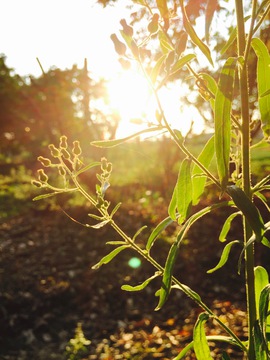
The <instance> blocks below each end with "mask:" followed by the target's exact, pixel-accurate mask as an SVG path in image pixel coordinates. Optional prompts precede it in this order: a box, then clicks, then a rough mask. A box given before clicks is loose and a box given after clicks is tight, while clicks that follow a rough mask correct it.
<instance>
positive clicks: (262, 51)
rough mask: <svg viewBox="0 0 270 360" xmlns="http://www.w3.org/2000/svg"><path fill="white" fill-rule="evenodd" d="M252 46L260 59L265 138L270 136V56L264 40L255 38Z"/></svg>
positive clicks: (260, 93)
mask: <svg viewBox="0 0 270 360" xmlns="http://www.w3.org/2000/svg"><path fill="white" fill-rule="evenodd" d="M251 45H252V47H253V49H254V51H255V53H256V55H257V57H258V62H257V83H258V93H259V94H258V95H259V108H260V113H261V122H262V130H263V132H264V134H265V137H269V136H270V93H268V91H269V89H270V55H269V51H268V48H267V46H266V45H265V44H264V43H263V41H262V40H260V39H257V38H254V39H252V42H251Z"/></svg>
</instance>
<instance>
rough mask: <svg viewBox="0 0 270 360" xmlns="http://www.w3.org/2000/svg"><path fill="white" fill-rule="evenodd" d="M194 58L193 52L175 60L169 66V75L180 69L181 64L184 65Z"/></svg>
mask: <svg viewBox="0 0 270 360" xmlns="http://www.w3.org/2000/svg"><path fill="white" fill-rule="evenodd" d="M195 58H196V55H194V54H187V55H185V56H183V57H181V59H179V60H178V61H176V63H175V64H174V65H173V67H172V68H171V71H170V75H172V74H174V73H176V72H177V71H179V70H180V69H182V67H183V66H185V65H186V64H188V63H189V62H190V61H191V60H193V59H195Z"/></svg>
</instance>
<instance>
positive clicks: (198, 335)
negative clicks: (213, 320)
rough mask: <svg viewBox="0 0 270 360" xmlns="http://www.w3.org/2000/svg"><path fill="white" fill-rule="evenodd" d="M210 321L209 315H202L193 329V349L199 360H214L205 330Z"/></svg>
mask: <svg viewBox="0 0 270 360" xmlns="http://www.w3.org/2000/svg"><path fill="white" fill-rule="evenodd" d="M208 319H209V315H208V314H206V313H201V314H200V315H199V317H198V320H197V321H196V324H195V326H194V329H193V341H194V344H193V347H194V352H195V354H196V358H197V360H213V358H212V356H211V353H210V348H209V345H208V342H207V338H206V334H205V329H204V324H205V323H206V321H207V320H208Z"/></svg>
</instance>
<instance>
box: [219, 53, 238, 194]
mask: <svg viewBox="0 0 270 360" xmlns="http://www.w3.org/2000/svg"><path fill="white" fill-rule="evenodd" d="M235 66H236V59H235V58H229V59H228V60H227V61H226V63H225V65H224V66H223V68H222V71H221V75H220V79H219V83H218V90H217V93H216V99H215V150H216V159H217V169H218V175H219V180H220V183H221V187H222V189H223V190H224V189H225V187H226V186H227V183H228V177H229V161H230V145H231V106H232V96H233V89H234V76H235Z"/></svg>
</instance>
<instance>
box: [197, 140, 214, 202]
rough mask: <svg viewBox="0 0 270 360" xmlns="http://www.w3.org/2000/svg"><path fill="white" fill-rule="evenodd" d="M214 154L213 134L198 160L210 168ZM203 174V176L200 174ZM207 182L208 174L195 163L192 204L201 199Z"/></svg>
mask: <svg viewBox="0 0 270 360" xmlns="http://www.w3.org/2000/svg"><path fill="white" fill-rule="evenodd" d="M213 156H214V136H212V137H211V138H210V139H209V140H208V142H207V143H206V145H205V147H204V148H203V150H202V151H201V153H200V155H199V156H198V161H199V162H200V163H201V164H202V165H203V166H204V167H205V168H208V166H209V165H210V163H211V161H212V158H213ZM198 175H202V176H198ZM205 183H206V176H205V175H204V174H202V170H201V169H200V168H199V166H198V165H195V166H194V167H193V170H192V189H193V193H192V204H193V205H197V204H198V202H199V201H200V196H201V195H202V194H203V192H204V187H205Z"/></svg>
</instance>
